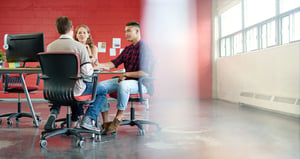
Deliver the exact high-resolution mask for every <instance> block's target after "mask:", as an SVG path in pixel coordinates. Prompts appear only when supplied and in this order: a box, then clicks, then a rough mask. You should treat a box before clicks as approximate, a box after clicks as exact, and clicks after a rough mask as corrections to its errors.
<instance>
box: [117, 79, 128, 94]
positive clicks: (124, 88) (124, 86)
mask: <svg viewBox="0 0 300 159" xmlns="http://www.w3.org/2000/svg"><path fill="white" fill-rule="evenodd" d="M128 90H129V85H128V83H127V82H126V81H121V82H120V84H119V88H118V91H122V92H123V91H128Z"/></svg>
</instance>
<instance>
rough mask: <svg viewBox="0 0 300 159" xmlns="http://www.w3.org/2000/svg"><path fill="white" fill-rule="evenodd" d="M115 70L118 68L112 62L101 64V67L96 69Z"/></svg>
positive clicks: (98, 66)
mask: <svg viewBox="0 0 300 159" xmlns="http://www.w3.org/2000/svg"><path fill="white" fill-rule="evenodd" d="M103 68H104V69H113V68H116V66H115V64H114V63H112V62H106V63H99V65H97V66H95V67H94V69H103Z"/></svg>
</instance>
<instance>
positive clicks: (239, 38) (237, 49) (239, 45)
mask: <svg viewBox="0 0 300 159" xmlns="http://www.w3.org/2000/svg"><path fill="white" fill-rule="evenodd" d="M241 52H243V33H238V34H236V35H234V37H233V54H234V55H235V54H237V53H241Z"/></svg>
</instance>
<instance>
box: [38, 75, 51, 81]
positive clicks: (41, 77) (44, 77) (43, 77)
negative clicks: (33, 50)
mask: <svg viewBox="0 0 300 159" xmlns="http://www.w3.org/2000/svg"><path fill="white" fill-rule="evenodd" d="M40 79H42V80H47V79H50V77H49V76H46V75H41V76H40Z"/></svg>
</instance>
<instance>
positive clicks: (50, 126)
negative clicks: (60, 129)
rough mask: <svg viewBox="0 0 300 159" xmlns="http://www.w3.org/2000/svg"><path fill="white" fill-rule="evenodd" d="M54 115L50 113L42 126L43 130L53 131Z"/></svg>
mask: <svg viewBox="0 0 300 159" xmlns="http://www.w3.org/2000/svg"><path fill="white" fill-rule="evenodd" d="M56 116H57V115H56V114H54V113H51V114H50V115H49V116H48V119H47V121H46V123H45V125H44V129H45V130H52V129H55V119H56Z"/></svg>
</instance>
